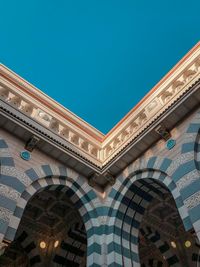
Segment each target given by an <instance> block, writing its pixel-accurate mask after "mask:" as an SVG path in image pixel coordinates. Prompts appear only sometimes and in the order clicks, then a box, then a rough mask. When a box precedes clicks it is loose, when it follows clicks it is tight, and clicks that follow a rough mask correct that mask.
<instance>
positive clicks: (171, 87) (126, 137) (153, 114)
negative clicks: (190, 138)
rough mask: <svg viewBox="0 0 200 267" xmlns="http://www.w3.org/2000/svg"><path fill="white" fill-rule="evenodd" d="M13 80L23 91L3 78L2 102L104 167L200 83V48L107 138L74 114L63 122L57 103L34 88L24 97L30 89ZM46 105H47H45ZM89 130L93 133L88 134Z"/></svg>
mask: <svg viewBox="0 0 200 267" xmlns="http://www.w3.org/2000/svg"><path fill="white" fill-rule="evenodd" d="M1 72H2V73H4V72H5V73H6V74H7V75H8V74H9V70H7V69H6V68H5V67H4V66H2V65H0V74H1ZM11 74H12V75H13V73H11ZM11 74H10V75H11ZM12 77H14V78H13V80H14V79H15V80H14V82H15V83H16V80H17V79H18V80H17V81H18V83H19V85H20V90H18V88H17V86H12V83H11V82H10V81H7V80H6V78H5V75H4V77H3V76H2V77H0V98H1V99H2V100H3V101H5V102H6V103H8V104H9V105H11V106H12V107H14V108H15V109H17V110H19V111H20V112H22V113H24V114H26V115H27V116H28V117H30V118H32V119H33V120H35V121H37V122H38V123H40V124H41V125H43V126H44V127H45V128H47V129H49V130H51V131H52V132H53V133H54V134H57V135H58V136H60V137H62V138H63V139H64V140H66V141H67V142H68V143H69V144H70V149H72V150H73V148H74V151H75V152H76V153H79V154H80V155H81V156H83V157H85V158H86V159H87V157H88V156H89V157H90V160H91V159H94V162H95V164H96V163H98V164H99V166H100V167H102V166H104V165H105V164H107V163H108V162H109V161H111V159H112V158H113V157H115V155H117V154H118V153H119V152H120V151H121V150H122V149H123V148H124V147H126V146H127V144H129V143H130V142H132V141H133V140H134V139H135V138H136V137H137V136H138V135H139V134H141V133H142V132H143V131H144V130H145V129H147V127H148V126H149V125H150V124H151V123H152V122H154V121H156V119H158V117H159V116H160V115H161V114H163V112H165V111H167V110H168V109H169V108H170V106H171V105H172V104H174V103H175V102H176V101H177V100H178V99H179V98H180V97H181V96H182V95H183V94H185V93H186V92H187V91H188V90H189V89H190V88H191V86H192V85H193V84H194V83H195V82H197V81H198V80H199V79H200V46H198V47H197V48H196V50H195V51H193V53H191V54H190V56H189V57H188V58H187V59H185V60H184V61H183V62H182V63H181V64H179V66H178V67H176V68H175V70H173V71H172V72H171V73H170V75H168V76H167V78H165V79H164V80H163V81H162V82H160V84H158V85H157V87H156V88H155V89H153V91H152V92H151V93H150V94H149V95H148V96H147V97H146V98H145V99H144V100H143V102H142V103H141V104H139V105H138V107H137V108H136V109H134V110H133V111H131V112H130V113H129V114H128V116H126V117H125V119H123V120H122V121H121V122H120V123H119V124H118V125H117V127H115V128H114V129H113V130H112V131H111V132H110V133H108V135H106V136H105V137H104V136H103V135H102V134H100V133H99V132H98V131H97V130H94V129H92V126H88V124H86V123H85V122H83V121H81V119H79V118H77V117H76V116H75V115H70V114H71V113H69V111H67V110H65V112H66V114H68V115H70V116H71V117H70V120H67V119H64V118H62V116H61V115H60V113H59V111H60V109H61V108H62V107H61V106H59V105H58V104H57V103H55V104H54V102H52V100H51V99H50V98H48V97H46V96H45V95H44V94H42V93H41V92H40V91H38V90H37V89H36V88H34V87H31V90H32V91H31V92H32V94H31V97H28V94H27V90H26V93H25V94H24V93H23V90H25V89H23V90H22V87H21V86H22V85H23V86H24V87H23V88H25V87H26V86H27V88H28V89H30V88H29V87H30V85H29V84H28V83H27V84H26V82H25V81H23V80H22V81H21V82H19V78H17V77H15V76H12ZM28 86H29V87H28ZM38 95H39V97H38ZM45 102H46V105H44V103H45ZM63 110H64V109H62V111H63ZM71 118H72V119H71ZM77 121H79V124H80V125H81V130H79V128H78V127H77ZM88 128H90V130H91V129H92V130H91V131H88ZM86 129H87V131H86ZM91 133H92V134H91ZM101 137H102V140H101ZM103 137H104V139H103ZM88 159H89V158H88Z"/></svg>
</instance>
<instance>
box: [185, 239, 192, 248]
mask: <svg viewBox="0 0 200 267" xmlns="http://www.w3.org/2000/svg"><path fill="white" fill-rule="evenodd" d="M191 245H192V243H191V241H189V240H186V241H185V247H186V248H189V247H191Z"/></svg>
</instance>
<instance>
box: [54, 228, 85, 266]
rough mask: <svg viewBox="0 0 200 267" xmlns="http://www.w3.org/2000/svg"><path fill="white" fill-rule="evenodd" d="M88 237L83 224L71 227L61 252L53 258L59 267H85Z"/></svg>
mask: <svg viewBox="0 0 200 267" xmlns="http://www.w3.org/2000/svg"><path fill="white" fill-rule="evenodd" d="M86 250H87V236H86V232H85V227H84V224H83V223H76V224H74V225H72V227H70V229H69V231H68V234H67V237H65V239H64V240H63V241H62V242H61V244H60V247H59V250H58V251H57V252H56V255H55V256H54V257H53V262H55V263H56V264H57V265H58V266H74V267H85V261H84V259H85V256H86Z"/></svg>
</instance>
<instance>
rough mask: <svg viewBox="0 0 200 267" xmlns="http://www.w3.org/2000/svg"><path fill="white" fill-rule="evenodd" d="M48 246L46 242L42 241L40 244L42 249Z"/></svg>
mask: <svg viewBox="0 0 200 267" xmlns="http://www.w3.org/2000/svg"><path fill="white" fill-rule="evenodd" d="M46 246H47V244H46V243H45V242H44V241H41V242H40V247H41V248H42V249H44V248H46Z"/></svg>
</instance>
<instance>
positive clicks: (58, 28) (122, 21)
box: [0, 0, 200, 133]
mask: <svg viewBox="0 0 200 267" xmlns="http://www.w3.org/2000/svg"><path fill="white" fill-rule="evenodd" d="M0 10H1V15H0V25H1V27H0V61H1V63H3V64H5V65H6V66H8V67H9V68H11V69H12V70H13V71H15V72H16V73H18V74H19V75H20V76H22V77H23V78H25V79H26V80H28V81H29V82H31V83H32V84H34V85H35V86H37V87H38V88H39V89H41V90H42V91H44V92H45V93H46V94H48V95H49V96H51V97H52V98H54V99H55V100H57V101H58V102H60V103H61V104H62V105H64V106H65V107H67V108H68V109H70V110H71V111H73V112H74V113H76V114H77V115H79V116H80V117H82V118H83V119H84V120H86V121H87V122H89V123H91V124H92V125H93V126H95V127H96V128H98V129H99V130H101V131H102V132H104V133H106V132H107V131H108V130H110V129H111V128H112V127H113V126H114V125H115V124H116V123H117V122H118V121H119V120H120V119H121V118H122V117H123V116H124V115H125V114H126V113H127V112H128V111H129V110H130V109H131V108H132V107H133V106H134V105H135V104H137V102H139V100H140V99H141V98H142V97H143V96H144V95H145V94H146V93H147V92H148V91H149V90H150V89H151V88H152V87H153V86H154V85H155V84H156V83H157V82H158V81H159V80H160V79H161V78H162V77H163V76H164V75H165V74H166V73H167V72H168V71H169V70H170V69H171V68H172V67H173V66H174V65H175V64H176V63H177V61H178V60H180V59H181V58H182V57H183V56H184V55H185V53H187V52H188V50H190V49H191V48H192V47H193V46H194V45H195V44H196V43H197V42H198V41H199V40H200V15H199V10H200V1H193V0H190V1H185V0H182V1H179V0H168V1H160V0H159V1H154V0H152V1H147V0H146V1H144V0H140V1H136V0H131V1H128V0H127V1H126V0H123V1H122V0H121V1H119V0H112V1H111V0H91V1H89V0H85V1H82V0H57V1H55V0H29V1H27V0H15V1H14V0H11V1H9V0H7V1H5V0H4V1H3V0H0Z"/></svg>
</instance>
